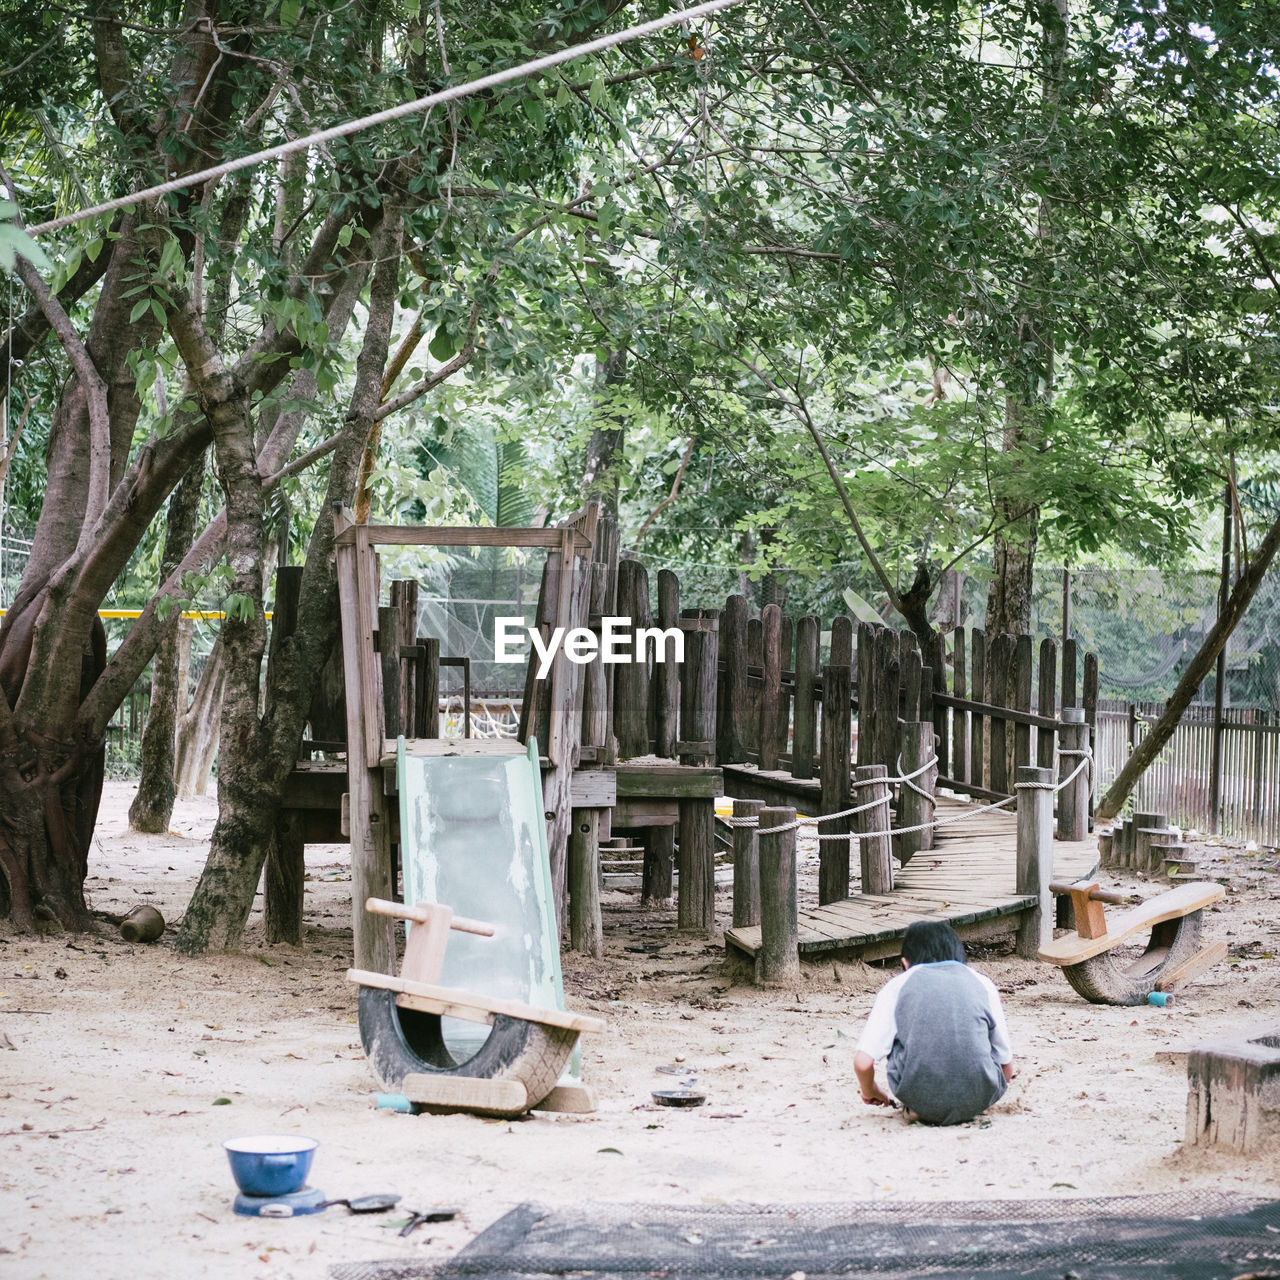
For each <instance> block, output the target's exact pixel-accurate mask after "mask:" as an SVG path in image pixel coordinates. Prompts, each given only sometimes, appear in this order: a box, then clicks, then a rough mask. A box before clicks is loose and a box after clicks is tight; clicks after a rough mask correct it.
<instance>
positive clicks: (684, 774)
mask: <svg viewBox="0 0 1280 1280" xmlns="http://www.w3.org/2000/svg"><path fill="white" fill-rule="evenodd" d="M614 776H615V779H616V785H617V789H618V799H619V800H622V799H636V798H640V797H644V798H646V799H661V800H697V799H708V798H710V799H714V798H715V797H717V796H722V795H724V775H723V774H722V773H721V771H720V770H719V769H716V768H713V767H710V766H693V765H678V764H620V765H618V767H617V770H616V771H615V774H614ZM618 825H620V826H625V825H626V824H625V823H620V824H618Z"/></svg>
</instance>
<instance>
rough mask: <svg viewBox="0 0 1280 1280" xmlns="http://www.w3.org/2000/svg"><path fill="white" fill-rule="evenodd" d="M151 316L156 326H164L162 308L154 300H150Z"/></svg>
mask: <svg viewBox="0 0 1280 1280" xmlns="http://www.w3.org/2000/svg"><path fill="white" fill-rule="evenodd" d="M151 314H152V315H153V316H155V318H156V323H157V324H159V325H163V324H164V308H163V307H162V306H161V305H160V304H159V303H158V302H157V301H156V300H155V299H154V298H152V300H151Z"/></svg>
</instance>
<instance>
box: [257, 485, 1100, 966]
mask: <svg viewBox="0 0 1280 1280" xmlns="http://www.w3.org/2000/svg"><path fill="white" fill-rule="evenodd" d="M336 542H337V555H338V573H339V583H340V593H341V603H342V636H341V646H340V648H341V651H340V653H338V654H336V655H335V657H334V659H333V660H332V661H331V663H330V666H329V668H328V671H327V673H326V677H325V679H324V681H322V685H323V692H322V696H321V697H320V698H318V699H317V705H316V707H315V708H313V716H312V721H311V738H310V740H309V741H307V742H304V748H306V751H305V752H304V754H306V755H307V756H310V754H311V753H312V752H323V753H324V754H325V756H326V758H325V759H319V760H313V759H310V758H307V759H303V760H300V761H299V763H298V766H297V769H296V770H295V772H294V775H293V777H292V778H291V779H290V784H289V787H288V790H287V793H286V802H285V806H284V809H283V811H282V813H281V816H280V823H279V830H278V836H279V839H278V841H277V846H278V847H277V850H276V853H275V855H274V856H273V858H272V859H271V862H270V864H269V867H268V874H267V895H266V896H267V915H268V929H269V936H270V935H271V934H272V933H274V936H275V937H278V938H283V939H288V938H289V937H290V935H291V934H294V935H295V936H296V934H298V933H300V928H301V906H302V897H301V886H302V849H303V846H304V844H305V843H307V842H312V841H324V840H337V839H343V838H349V839H350V840H351V844H352V881H353V885H352V889H353V893H352V897H353V903H354V904H357V910H356V911H355V913H354V931H355V943H354V950H355V963H356V966H357V967H358V968H360V969H364V970H370V971H378V972H382V973H391V972H392V971H393V969H394V960H395V945H394V932H393V922H392V920H391V919H390V918H389V917H386V916H377V915H373V916H370V915H367V914H366V913H365V912H364V911H363V910H362V909H359V904H363V903H364V902H365V900H366V899H369V898H381V899H385V898H390V897H392V896H393V894H392V887H393V875H394V870H393V868H394V865H395V858H394V851H395V847H396V845H397V843H398V836H399V833H398V814H397V805H396V799H395V776H394V769H393V768H392V767H391V766H392V762H393V760H394V755H395V745H396V740H397V738H398V737H400V736H403V737H404V738H406V739H407V740H408V747H409V750H411V751H413V750H431V751H433V752H439V751H448V752H457V753H479V754H483V753H485V752H489V751H493V750H499V749H501V748H500V747H497V746H495V745H492V744H491V743H490V742H488V741H486V740H485V739H480V738H470V737H467V738H463V739H460V740H459V739H449V740H438V737H439V733H440V729H439V717H438V714H437V699H438V692H439V671H440V667H441V666H442V665H446V664H447V663H448V662H449V655H447V654H442V653H441V652H440V641H439V638H438V637H430V636H422V635H419V634H418V624H417V617H418V609H417V586H418V584H417V583H416V582H414V581H411V580H400V581H395V582H392V583H390V584H389V590H388V591H387V592H386V593H385V596H384V595H383V593H382V590H381V588H380V585H379V558H378V557H379V551H380V549H383V548H402V547H413V546H418V547H454V548H468V547H476V546H488V547H517V548H522V549H524V550H525V551H526V552H527V551H535V552H536V551H539V550H541V551H545V553H546V563H545V566H544V567H543V571H542V579H541V590H540V594H539V598H538V606H537V617H536V624H537V625H538V626H539V627H540V628H542V630H543V634H544V635H547V634H549V633H550V631H551V630H552V629H553V628H555V627H565V628H566V630H568V629H570V628H573V627H586V628H590V629H592V630H593V631H594V632H595V633H596V634H597V635H598V634H599V630H600V626H601V619H603V618H606V617H611V616H620V617H626V618H630V619H631V620H632V622H633V624H634V625H635V626H636V627H649V626H651V625H656V626H657V627H658V628H662V629H664V630H665V629H677V628H678V629H679V630H680V632H682V633H683V638H684V661H683V663H682V664H676V663H673V662H656V661H653V660H652V654H651V656H650V660H649V661H648V662H641V663H633V664H619V665H607V664H604V663H601V662H587V663H584V664H577V663H573V662H570V661H569V660H568V658H567V657H566V654H565V650H564V647H563V646H562V647H561V648H560V649H559V650H558V651H557V652H556V655H555V659H554V662H553V663H552V666H551V670H550V673H549V676H548V678H547V679H544V680H540V679H538V678H537V675H536V671H535V661H534V660H533V658H532V657H531V660H530V662H529V665H528V669H527V672H526V676H525V680H524V697H523V699H522V702H521V709H520V724H519V739H520V741H521V742H524V741H527V740H529V739H531V738H533V739H536V741H537V742H538V744H539V749H540V752H541V764H542V780H543V793H544V798H545V809H546V822H547V835H548V840H547V844H548V850H549V857H550V862H551V874H552V882H553V885H554V893H555V901H556V906H557V911H558V912H559V913H560V917H561V919H562V921H563V934H564V936H565V938H566V941H567V943H568V945H570V946H571V947H573V948H575V949H578V950H583V951H587V952H590V953H594V954H599V953H600V951H601V947H602V934H601V930H602V924H601V911H600V885H601V858H602V852H603V855H604V856H605V857H606V858H608V857H609V855H610V854H611V853H614V852H615V850H616V849H617V848H618V847H619V846H623V847H625V848H631V847H632V846H631V844H630V841H631V840H634V841H636V842H637V843H638V848H637V849H636V853H637V854H638V855H639V856H638V857H637V858H636V861H637V862H639V863H640V865H641V883H642V899H643V901H644V902H646V903H648V904H661V903H665V902H667V901H671V900H673V901H674V906H675V914H676V924H677V926H678V927H679V928H680V929H683V930H691V931H697V932H702V933H705V934H710V933H712V932H713V931H714V929H715V901H714V891H715V869H716V863H717V858H718V857H720V858H721V859H727V857H728V849H729V847H730V846H731V847H732V850H733V863H732V865H733V877H734V881H733V890H734V908H733V923H732V927H731V928H730V929H729V930H728V932H727V935H726V943H727V947H728V950H729V952H730V956H731V958H732V957H736V958H737V959H738V960H739V961H742V962H746V963H748V964H750V965H751V966H753V971H754V973H755V975H756V977H757V979H758V980H762V981H771V980H777V977H778V975H777V972H776V965H775V966H772V967H771V962H770V960H769V959H768V957H767V956H766V954H765V953H766V952H769V951H770V949H771V947H772V949H773V950H775V951H778V950H779V944H778V943H777V939H778V937H779V936H782V938H783V941H782V943H781V952H780V954H781V959H780V961H779V963H785V964H786V965H788V966H789V965H791V964H793V963H795V962H796V961H797V960H798V958H800V957H806V956H815V955H817V954H821V953H828V954H842V955H847V956H862V957H865V958H868V959H870V958H875V957H882V956H891V955H893V954H896V948H897V945H898V942H899V940H900V939H901V936H902V933H903V932H904V931H905V929H906V926H907V925H908V924H909V923H910V922H911V921H912V920H913V919H919V918H926V917H927V918H945V919H948V920H950V921H951V922H952V923H953V924H954V925H955V926H956V928H957V929H958V931H960V932H961V933H962V934H968V935H970V936H975V935H977V936H981V935H984V934H985V935H989V934H992V933H1010V932H1015V931H1016V932H1018V933H1019V934H1020V936H1021V937H1023V942H1022V949H1023V950H1024V951H1025V953H1026V954H1034V951H1035V948H1036V947H1037V946H1038V945H1039V942H1040V941H1043V940H1047V936H1048V935H1047V934H1046V930H1050V931H1051V928H1052V923H1053V919H1054V914H1055V912H1054V905H1053V901H1052V895H1051V894H1050V893H1049V891H1048V888H1047V886H1048V883H1049V881H1050V879H1057V880H1075V879H1078V878H1080V877H1082V876H1086V875H1088V874H1090V873H1091V872H1092V871H1093V870H1094V869H1095V868H1096V866H1097V863H1098V854H1097V842H1096V840H1095V839H1094V838H1091V836H1090V834H1089V809H1090V803H1091V798H1090V779H1089V771H1088V769H1087V768H1084V767H1082V766H1084V765H1085V762H1086V759H1087V756H1088V753H1089V749H1090V738H1091V733H1092V728H1093V722H1094V719H1095V717H1096V707H1097V689H1098V669H1097V662H1096V660H1095V658H1094V657H1093V655H1092V654H1081V653H1080V652H1079V651H1078V649H1077V646H1076V644H1075V643H1074V642H1073V641H1070V640H1068V641H1067V642H1066V643H1065V644H1064V645H1062V646H1059V645H1058V644H1057V643H1056V642H1055V641H1053V640H1051V639H1050V640H1045V641H1043V642H1042V643H1041V644H1040V645H1039V647H1038V653H1037V652H1036V649H1035V646H1033V643H1032V640H1031V638H1030V637H1028V636H1016V637H1015V636H1003V635H1002V636H993V637H986V636H984V634H983V633H982V632H981V631H980V630H968V631H966V630H964V629H957V630H956V632H955V633H954V634H953V635H951V636H943V635H938V636H937V637H935V639H934V642H933V643H932V644H931V645H930V646H929V647H928V650H927V651H922V649H921V647H920V645H919V643H918V641H917V639H916V637H915V636H914V635H913V634H911V633H910V632H898V631H895V630H893V629H891V628H889V627H873V626H868V625H865V624H857V625H855V624H854V623H853V622H852V621H851V620H850V619H849V618H847V617H838V618H836V619H835V620H834V621H833V622H832V623H831V625H830V627H829V629H828V628H826V627H825V626H824V625H823V624H822V623H821V622H820V620H819V619H817V618H816V617H812V616H810V617H804V618H801V619H799V620H797V621H793V620H792V619H789V618H785V617H784V616H783V615H782V612H781V610H780V609H779V608H778V607H777V606H776V605H769V606H767V607H766V608H765V609H764V610H763V612H762V616H761V617H759V618H751V617H749V614H748V604H747V601H746V599H745V598H744V597H742V596H740V595H730V596H729V597H728V599H727V601H726V602H725V607H724V608H723V609H722V610H707V609H691V608H682V607H681V601H680V583H679V580H678V578H677V576H676V575H675V574H674V573H672V572H670V571H668V570H665V569H664V570H661V571H659V572H658V574H657V581H656V592H654V593H653V594H652V595H651V591H650V585H649V576H648V573H647V571H646V569H645V567H644V566H643V564H641V563H640V562H639V561H637V560H634V559H629V558H623V559H621V560H620V559H619V554H618V533H617V529H616V526H615V525H614V524H613V523H612V522H611V521H609V520H607V519H603V518H601V516H600V514H599V511H598V509H597V508H596V507H594V506H589V507H587V508H585V509H584V510H583V511H581V512H579V513H578V514H577V515H576V516H575V517H573V518H572V519H570V520H568V521H566V522H565V523H563V524H562V525H560V526H556V527H549V528H540V529H500V528H483V529H473V528H420V527H388V526H371V525H356V524H353V523H351V522H350V521H349V520H348V519H346V518H345V516H343V515H342V514H341V513H340V516H339V520H338V534H337V539H336ZM384 598H385V599H387V600H389V603H387V604H383V603H381V600H382V599H384ZM278 607H279V606H278ZM288 612H289V611H288V608H287V607H285V608H284V609H282V610H281V614H282V616H283V617H285V618H287V617H288ZM273 642H274V641H273ZM948 642H949V643H948ZM651 643H652V642H651ZM824 659H825V660H824ZM484 693H485V690H483V689H475V688H473V689H470V690H469V691H468V696H469V698H480V697H483V695H484ZM468 729H469V725H468V724H466V718H465V717H464V732H466V731H467V730H468ZM508 745H509V744H508ZM343 753H345V755H346V758H345V759H341V758H334V757H335V756H340V755H341V754H343ZM1019 769H1021V770H1027V769H1030V770H1032V771H1033V774H1031V775H1029V779H1030V780H1029V781H1027V782H1026V783H1025V786H1026V789H1025V790H1021V791H1020V790H1019V789H1018V786H1017V785H1016V781H1015V777H1016V771H1017V770H1019ZM1064 784H1065V785H1064ZM1035 788H1039V789H1038V790H1037V789H1035ZM726 792H727V793H728V794H729V795H732V796H733V797H734V798H735V801H736V802H737V804H738V806H739V810H740V812H739V813H738V816H737V818H736V819H735V820H732V821H735V822H737V823H738V824H739V825H734V826H732V827H731V830H730V832H729V833H728V834H726V832H725V830H724V827H725V824H724V823H720V822H718V820H717V818H716V813H715V802H716V800H717V798H719V797H720V796H722V795H724V794H725V793H726ZM1015 796H1017V797H1018V801H1017V808H1018V814H1016V815H1015V814H1014V813H1013V812H1011V811H1010V808H1011V805H1010V802H1011V801H1013V798H1014V797H1015ZM1055 800H1056V842H1055V828H1054V824H1055V819H1054V816H1053V811H1054V808H1055ZM1002 801H1003V802H1006V806H1007V807H1005V808H990V807H989V806H991V805H993V804H996V803H999V802H1002ZM797 809H798V810H799V811H800V812H802V813H804V814H806V815H809V817H811V818H817V819H818V820H819V822H818V833H819V837H820V840H821V845H820V870H819V886H818V888H819V892H818V897H819V902H818V905H817V906H816V907H813V908H809V909H806V910H803V911H801V910H799V909H798V907H797V906H796V888H795V872H794V842H795V831H794V829H793V830H792V831H791V832H790V833H789V834H788V835H784V836H782V837H778V836H776V835H773V834H771V833H770V828H772V827H775V826H779V825H784V824H783V823H782V822H780V821H778V817H777V816H776V814H777V811H779V810H780V811H781V815H782V816H784V817H787V815H788V814H790V815H794V812H795V810H797ZM854 809H858V810H860V811H859V812H851V811H852V810H854ZM771 812H773V813H775V816H774V817H772V818H769V820H768V821H765V820H764V819H765V817H766V816H767V815H769V814H770V813H771ZM791 820H792V817H787V821H791ZM753 827H754V829H753ZM904 828H917V829H915V830H903V829H904ZM1020 831H1021V835H1020ZM890 832H891V834H890ZM779 843H781V844H787V843H790V845H791V853H790V863H789V866H790V869H788V858H787V856H786V853H785V851H783V853H782V856H781V857H779V854H778V851H777V850H775V845H777V844H779ZM1061 906H1062V908H1063V910H1062V911H1061V912H1059V913H1058V914H1059V915H1060V916H1061V921H1060V922H1061V923H1063V924H1065V923H1067V919H1066V912H1065V907H1066V901H1065V900H1063V902H1062V903H1061ZM792 915H794V916H795V924H794V930H793V929H792V927H791V925H790V923H789V920H790V917H791V916H792ZM780 929H781V930H782V933H781V935H780V933H779V930H780ZM793 933H794V936H793ZM766 935H768V937H766Z"/></svg>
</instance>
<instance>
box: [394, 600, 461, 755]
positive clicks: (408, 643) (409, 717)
mask: <svg viewBox="0 0 1280 1280" xmlns="http://www.w3.org/2000/svg"><path fill="white" fill-rule="evenodd" d="M391 603H392V605H393V606H395V607H396V608H398V609H399V610H400V631H399V634H398V635H397V637H396V638H397V641H398V643H399V645H401V646H402V648H401V651H400V657H401V658H402V659H407V661H403V662H402V663H401V666H400V681H399V685H400V732H401V733H403V734H404V736H405V737H406V738H416V737H418V736H419V735H418V726H417V721H416V719H415V715H414V713H415V711H416V710H417V705H418V700H417V689H416V686H417V681H418V664H417V661H416V656H417V655H416V654H413V653H412V650H413V646H414V642H415V641H416V640H417V637H418V584H417V583H416V582H415V581H414V580H413V579H412V578H396V579H395V580H394V581H393V582H392V584H391ZM405 649H408V650H409V651H410V652H409V653H408V654H406V653H405V652H404V650H405ZM469 713H470V708H468V714H469Z"/></svg>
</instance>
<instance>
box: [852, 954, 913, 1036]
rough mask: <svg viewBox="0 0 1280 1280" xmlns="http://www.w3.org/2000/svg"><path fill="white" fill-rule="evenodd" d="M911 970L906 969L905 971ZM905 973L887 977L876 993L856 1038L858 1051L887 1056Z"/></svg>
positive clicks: (893, 1034) (896, 1031) (894, 1034)
mask: <svg viewBox="0 0 1280 1280" xmlns="http://www.w3.org/2000/svg"><path fill="white" fill-rule="evenodd" d="M910 972H911V970H910V969H908V970H907V973H910ZM907 973H899V974H897V975H896V976H895V977H892V978H890V979H889V981H888V982H886V983H885V984H884V986H883V987H881V988H880V990H879V991H878V992H877V993H876V998H875V1001H874V1003H873V1004H872V1006H871V1012H870V1013H869V1014H868V1015H867V1025H866V1026H865V1027H863V1029H862V1035H861V1036H860V1037H859V1039H858V1051H859V1052H861V1053H865V1054H866V1055H867V1056H868V1057H870V1058H887V1057H888V1056H889V1050H890V1049H892V1048H893V1040H894V1037H895V1036H896V1035H897V1033H898V1019H897V1010H898V992H899V991H901V990H902V984H903V983H904V982H905V981H906V978H907Z"/></svg>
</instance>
